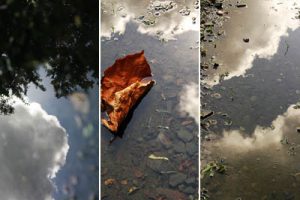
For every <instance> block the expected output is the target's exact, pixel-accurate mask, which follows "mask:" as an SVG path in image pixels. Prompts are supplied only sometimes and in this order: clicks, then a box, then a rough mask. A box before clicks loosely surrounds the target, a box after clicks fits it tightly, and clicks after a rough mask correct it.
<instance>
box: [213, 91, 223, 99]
mask: <svg viewBox="0 0 300 200" xmlns="http://www.w3.org/2000/svg"><path fill="white" fill-rule="evenodd" d="M211 97H214V98H216V99H220V98H221V97H222V96H221V94H220V93H217V92H216V93H213V94H211Z"/></svg>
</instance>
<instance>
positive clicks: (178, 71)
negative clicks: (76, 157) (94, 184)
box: [100, 0, 200, 200]
mask: <svg viewBox="0 0 300 200" xmlns="http://www.w3.org/2000/svg"><path fill="white" fill-rule="evenodd" d="M100 6H101V9H100V12H101V13H100V18H101V24H100V27H101V31H100V40H101V41H100V45H101V48H100V57H101V59H100V60H101V65H100V66H101V70H100V73H101V74H100V82H101V84H100V85H101V87H100V91H101V93H100V98H101V102H100V104H101V105H100V107H101V113H100V115H101V116H100V118H101V128H100V129H101V134H100V137H101V155H100V157H101V163H100V166H101V167H100V168H101V174H100V179H101V183H100V184H101V188H100V190H101V199H103V200H116V199H120V200H127V199H128V200H129V199H132V200H141V199H153V200H163V199H164V200H197V199H199V198H200V196H199V123H200V98H199V57H200V54H199V45H200V44H199V41H200V34H199V32H200V21H199V20H200V19H199V17H200V13H199V12H200V2H199V1H195V0H191V1H177V0H175V1H172V0H171V1H169V0H168V1H165V0H155V1H148V0H124V1H116V0H102V1H101V4H100Z"/></svg>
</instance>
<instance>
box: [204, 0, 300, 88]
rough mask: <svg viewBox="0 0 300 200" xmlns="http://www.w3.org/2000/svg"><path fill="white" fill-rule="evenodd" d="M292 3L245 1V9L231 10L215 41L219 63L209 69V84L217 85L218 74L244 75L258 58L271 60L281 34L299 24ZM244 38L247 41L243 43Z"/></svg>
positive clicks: (286, 32)
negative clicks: (218, 65) (223, 28)
mask: <svg viewBox="0 0 300 200" xmlns="http://www.w3.org/2000/svg"><path fill="white" fill-rule="evenodd" d="M295 2H297V1H295V0H286V1H284V3H281V0H272V1H266V0H255V1H247V5H248V8H245V9H239V8H237V9H236V10H234V9H232V10H231V14H230V15H231V16H230V17H231V18H230V20H229V21H228V22H226V23H225V31H226V37H225V38H224V39H222V40H220V41H218V42H217V49H216V52H217V55H218V56H217V58H218V61H217V62H219V63H221V64H222V65H221V67H219V68H218V70H217V71H216V70H211V71H210V72H209V73H210V76H211V78H208V79H207V82H208V84H210V85H215V84H218V82H219V75H220V74H224V73H226V72H229V76H227V77H225V79H230V78H232V77H235V76H241V75H244V74H245V73H246V71H247V70H248V69H250V68H251V67H252V63H253V61H254V59H255V58H257V57H258V58H265V59H270V58H271V57H272V56H273V55H274V54H275V53H276V52H277V51H278V47H279V43H280V40H281V37H282V36H287V35H288V30H289V29H291V30H295V29H296V28H298V27H299V25H300V23H299V20H295V16H296V13H297V12H298V11H297V9H295V7H296V6H295V5H294V4H295ZM243 38H249V39H250V42H249V43H244V42H243ZM224 47H226V48H225V49H224Z"/></svg>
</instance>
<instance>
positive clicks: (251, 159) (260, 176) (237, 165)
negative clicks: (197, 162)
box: [204, 105, 300, 199]
mask: <svg viewBox="0 0 300 200" xmlns="http://www.w3.org/2000/svg"><path fill="white" fill-rule="evenodd" d="M299 121H300V110H299V109H294V105H291V106H290V107H289V108H288V109H287V111H286V112H285V113H283V114H282V115H279V116H277V118H276V119H274V121H273V122H272V125H271V126H269V127H261V126H257V127H256V129H255V131H254V132H253V134H251V136H248V135H245V134H244V133H243V131H241V130H231V131H225V132H224V137H223V138H222V139H220V140H217V141H213V142H208V143H205V144H204V145H205V147H206V149H207V150H208V151H213V152H214V156H216V155H220V156H221V158H225V162H226V164H227V165H228V168H229V169H228V173H230V175H229V176H226V177H224V179H219V178H218V177H217V178H216V180H214V186H213V187H218V186H217V185H218V184H219V183H218V182H219V181H221V182H222V186H221V188H220V193H216V194H215V195H214V198H216V199H217V198H220V197H222V198H223V199H230V198H233V197H236V196H240V197H241V198H242V199H244V198H246V199H257V198H258V197H262V196H267V197H269V195H271V193H272V192H274V194H273V195H275V196H277V197H281V196H284V195H286V194H289V196H294V198H291V199H299V197H300V193H299V190H298V188H299V185H300V182H299V181H300V174H299V161H300V160H299V156H297V155H298V154H299V153H300V152H299V150H300V149H299V148H300V138H299V133H298V132H297V129H298V128H299V125H300V124H299ZM216 158H217V159H218V157H214V159H216ZM282 183H285V185H282ZM287 186H288V187H287ZM233 188H237V189H236V190H235V189H233ZM250 191H251V193H250ZM253 191H255V192H253ZM221 193H222V195H220V194H221ZM267 199H269V198H267ZM273 199H277V198H275V197H273ZM279 199H288V198H279Z"/></svg>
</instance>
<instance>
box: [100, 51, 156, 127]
mask: <svg viewBox="0 0 300 200" xmlns="http://www.w3.org/2000/svg"><path fill="white" fill-rule="evenodd" d="M153 84H154V80H152V75H151V69H150V66H149V64H148V62H147V60H146V58H145V56H144V51H141V52H140V53H136V54H132V55H127V56H126V57H124V58H121V59H117V60H116V62H115V63H114V64H113V65H112V66H110V67H109V68H107V69H106V70H105V71H104V76H103V77H102V80H101V110H102V112H106V113H107V114H108V118H109V119H102V120H101V121H102V123H103V125H104V126H106V127H107V128H108V129H109V130H111V131H112V132H117V131H118V129H119V127H120V125H121V124H122V122H123V121H124V119H125V118H126V116H127V115H128V113H129V111H130V110H131V109H132V108H133V107H134V106H135V105H136V103H137V102H138V101H139V100H140V99H141V98H142V97H143V95H144V94H146V92H147V91H148V90H149V89H150V88H151V87H152V86H153Z"/></svg>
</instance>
